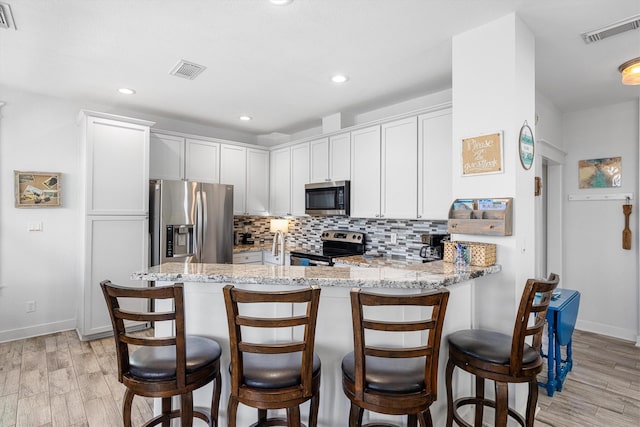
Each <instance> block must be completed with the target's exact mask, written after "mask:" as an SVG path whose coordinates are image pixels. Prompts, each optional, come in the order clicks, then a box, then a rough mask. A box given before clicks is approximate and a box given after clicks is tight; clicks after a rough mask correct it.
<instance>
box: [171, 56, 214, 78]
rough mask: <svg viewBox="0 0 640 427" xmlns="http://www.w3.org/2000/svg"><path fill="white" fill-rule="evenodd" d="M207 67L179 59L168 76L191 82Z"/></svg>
mask: <svg viewBox="0 0 640 427" xmlns="http://www.w3.org/2000/svg"><path fill="white" fill-rule="evenodd" d="M206 69H207V67H205V66H204V65H198V64H195V63H193V62H189V61H185V60H184V59H181V60H180V61H178V63H177V64H176V66H175V67H173V70H171V71H170V72H169V74H171V75H173V76H177V77H182V78H183V79H189V80H193V79H195V78H196V77H198V74H200V73H201V72H203V71H204V70H206Z"/></svg>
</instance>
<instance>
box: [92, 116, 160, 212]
mask: <svg viewBox="0 0 640 427" xmlns="http://www.w3.org/2000/svg"><path fill="white" fill-rule="evenodd" d="M105 116H107V115H105ZM140 122H142V121H140ZM83 133H84V135H83V141H84V144H83V150H84V153H85V162H84V164H85V168H86V169H85V171H86V192H85V195H86V214H87V215H146V214H147V212H148V210H149V206H148V201H149V194H148V193H149V126H148V125H145V124H138V123H137V122H136V121H133V120H132V121H131V122H125V121H120V120H112V119H110V118H105V117H101V116H91V115H87V116H86V117H85V118H84V120H83Z"/></svg>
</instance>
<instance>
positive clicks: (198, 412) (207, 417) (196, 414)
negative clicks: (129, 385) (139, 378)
mask: <svg viewBox="0 0 640 427" xmlns="http://www.w3.org/2000/svg"><path fill="white" fill-rule="evenodd" d="M174 418H180V409H174V410H172V411H171V412H169V413H168V414H160V415H158V416H156V417H154V418H152V419H150V420H149V421H147V422H146V423H144V424H143V426H142V427H153V426H157V425H158V424H161V423H163V422H166V421H169V420H172V419H174ZM193 418H199V419H201V420H203V421H204V422H206V423H207V424H208V425H214V426H215V427H218V426H216V425H215V424H212V422H211V412H210V411H209V410H208V409H206V408H202V407H198V408H193ZM285 425H286V424H285Z"/></svg>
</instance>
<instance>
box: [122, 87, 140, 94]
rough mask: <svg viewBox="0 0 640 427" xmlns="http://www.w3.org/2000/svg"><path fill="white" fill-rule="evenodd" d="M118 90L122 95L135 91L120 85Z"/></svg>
mask: <svg viewBox="0 0 640 427" xmlns="http://www.w3.org/2000/svg"><path fill="white" fill-rule="evenodd" d="M118 92H120V93H121V94H123V95H133V94H135V93H136V91H135V90H133V89H129V88H128V87H121V88H120V89H118Z"/></svg>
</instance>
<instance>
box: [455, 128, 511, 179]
mask: <svg viewBox="0 0 640 427" xmlns="http://www.w3.org/2000/svg"><path fill="white" fill-rule="evenodd" d="M502 172H504V170H503V166H502V132H496V133H490V134H486V135H479V136H474V137H471V138H464V139H463V140H462V175H463V176H466V175H476V174H488V173H502Z"/></svg>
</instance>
